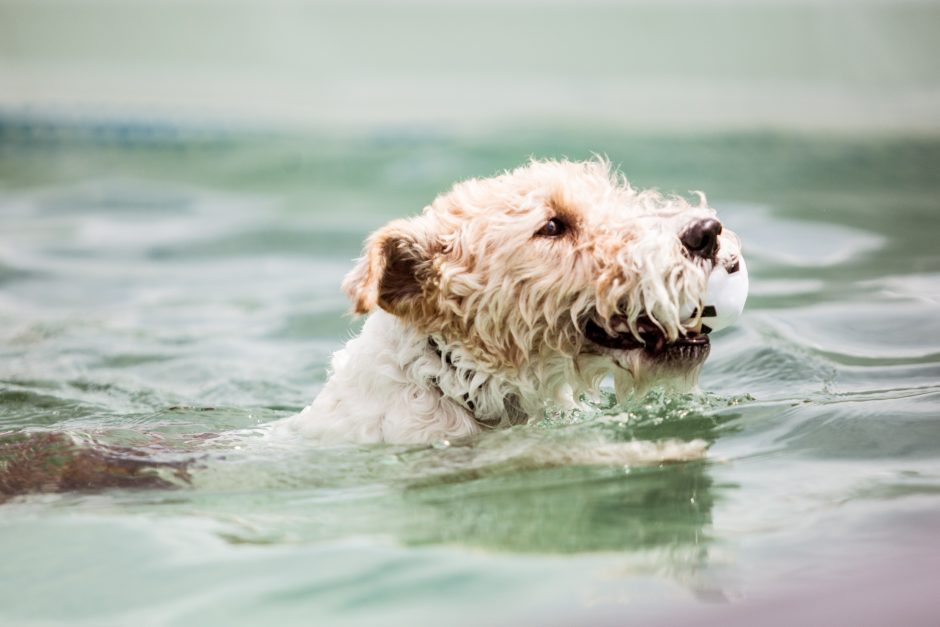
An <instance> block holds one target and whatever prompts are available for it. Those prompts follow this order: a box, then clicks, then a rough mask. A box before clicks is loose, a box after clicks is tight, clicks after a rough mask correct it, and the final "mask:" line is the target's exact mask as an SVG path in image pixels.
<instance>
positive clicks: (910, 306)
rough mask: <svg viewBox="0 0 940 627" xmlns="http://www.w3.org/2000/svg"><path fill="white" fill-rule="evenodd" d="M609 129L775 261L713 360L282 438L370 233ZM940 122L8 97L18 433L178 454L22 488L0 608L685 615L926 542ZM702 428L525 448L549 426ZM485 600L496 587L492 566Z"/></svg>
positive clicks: (5, 401) (11, 504) (1, 190)
mask: <svg viewBox="0 0 940 627" xmlns="http://www.w3.org/2000/svg"><path fill="white" fill-rule="evenodd" d="M592 152H598V153H605V154H607V155H609V157H610V158H611V160H612V161H614V162H615V163H619V164H621V167H622V169H623V170H624V171H625V172H626V173H627V175H628V176H629V177H630V179H631V180H632V181H633V182H634V183H635V184H636V185H640V186H656V187H659V188H661V189H663V190H666V191H675V192H678V193H686V192H687V191H688V190H695V189H702V190H705V191H706V192H707V193H708V195H709V199H710V202H711V204H712V205H713V206H715V207H717V208H718V209H719V211H720V214H721V216H722V218H723V219H724V221H725V222H726V223H727V224H729V225H730V226H731V227H732V228H734V229H735V230H736V231H737V232H738V233H739V234H740V235H741V236H742V239H743V241H744V246H745V253H746V255H747V258H748V266H749V269H750V272H751V282H752V292H751V297H750V300H749V302H748V308H747V310H746V312H745V315H744V317H743V319H742V320H741V322H740V323H739V324H738V325H737V326H736V327H734V328H732V329H729V330H728V331H725V332H723V333H721V334H718V335H717V336H716V337H715V338H714V346H713V350H712V357H711V358H710V359H709V361H708V363H707V365H706V367H705V369H704V372H703V376H702V381H701V384H702V390H703V393H702V394H699V395H695V396H684V397H664V396H662V395H655V394H654V395H653V396H651V397H649V398H647V399H645V400H644V401H643V402H642V403H638V404H636V405H634V406H631V407H630V408H628V409H627V410H624V409H622V408H621V409H618V408H613V407H607V408H599V409H598V410H597V411H596V412H589V413H584V414H578V415H574V416H551V417H549V419H548V420H546V421H545V422H543V423H541V424H539V425H535V426H527V427H522V428H515V429H513V430H511V431H509V432H505V433H499V434H493V435H490V436H487V437H484V438H481V439H480V440H478V441H475V442H472V443H471V444H470V445H461V446H451V447H442V446H436V447H395V446H385V447H355V446H346V447H339V448H329V449H322V448H315V447H304V446H300V447H296V446H284V445H274V444H264V443H263V442H261V437H260V436H258V435H256V432H257V433H260V432H261V431H263V426H264V425H265V424H266V423H268V422H270V421H273V420H276V419H278V418H281V417H284V416H288V415H290V414H291V413H293V412H295V411H297V410H299V409H300V408H301V407H303V406H304V405H305V404H307V403H308V402H309V401H310V400H311V399H312V398H313V397H314V395H315V394H316V392H317V390H318V388H319V386H320V385H321V384H322V381H323V379H324V375H325V368H326V365H327V361H328V358H329V355H330V354H331V352H332V351H334V350H336V349H337V348H338V347H339V346H341V345H342V343H343V342H344V341H345V339H347V338H348V337H349V334H350V333H351V332H353V331H354V330H355V329H356V327H357V325H358V323H357V322H356V321H354V320H352V319H351V318H349V317H348V316H346V315H345V312H346V310H347V303H346V301H345V298H344V297H343V295H342V294H341V292H340V291H339V283H340V280H341V278H342V276H343V274H344V273H345V272H346V271H347V270H348V269H349V267H350V260H351V259H352V258H353V257H354V256H356V254H357V253H358V251H359V247H360V245H361V241H362V239H363V237H364V236H365V234H366V233H367V232H368V231H369V230H370V229H372V228H375V227H376V226H378V225H380V224H382V223H383V222H384V221H386V220H388V219H391V218H393V217H399V216H403V215H408V214H411V213H415V212H417V211H419V210H420V209H421V207H422V206H423V205H424V204H426V203H428V202H429V201H430V200H431V199H432V198H433V196H434V195H435V194H436V193H438V192H439V191H442V190H444V189H446V188H447V187H448V186H449V185H450V183H452V182H453V181H454V180H457V179H460V178H465V177H468V176H474V175H490V174H492V173H494V172H496V171H498V170H500V169H503V168H507V167H512V166H514V165H517V164H519V163H521V162H523V161H524V160H525V159H526V158H528V156H529V155H536V156H540V157H551V156H555V157H559V156H563V155H566V156H569V157H572V158H587V157H589V156H590V154H591V153H592ZM938 165H940V142H937V141H935V140H923V139H903V138H901V139H869V140H851V139H844V138H843V139H838V138H825V137H816V138H807V137H802V136H778V135H761V134H741V135H714V136H688V137H680V136H638V135H621V136H616V135H615V136H611V135H610V134H605V133H600V132H596V131H593V130H591V129H557V128H552V129H538V128H535V129H532V130H528V131H513V132H507V133H503V134H492V135H484V136H477V137H469V136H463V135H453V136H452V135H448V134H446V133H441V132H439V131H436V130H434V129H412V128H404V129H402V128H394V129H386V130H379V131H375V132H369V133H365V132H364V133H359V134H353V135H348V136H347V135H342V136H340V135H334V136H331V135H327V134H320V135H316V134H310V135H304V136H280V135H265V134H250V133H247V132H246V133H235V134H232V133H220V132H217V131H211V130H210V131H206V130H193V129H188V130H187V129H184V130H180V129H175V128H171V127H163V126H143V125H140V124H127V125H121V124H111V125H107V126H81V125H68V124H55V123H36V122H35V121H27V120H22V119H15V118H5V119H3V120H2V121H0V433H4V434H6V437H9V436H10V434H22V433H26V432H28V433H44V432H65V433H68V434H69V435H70V436H72V437H74V438H76V439H78V440H80V441H83V442H85V443H87V444H88V445H89V446H104V445H113V446H121V447H130V448H132V449H134V450H135V451H137V452H139V453H141V454H143V455H145V456H147V457H149V458H151V459H156V460H159V461H163V462H167V463H176V462H180V461H185V460H196V461H195V463H192V464H191V465H190V466H189V468H188V471H187V478H180V477H178V476H174V475H173V474H172V473H170V472H168V471H167V472H166V473H165V475H166V476H165V479H166V481H167V482H168V483H167V485H166V486H165V487H163V488H157V489H121V488H116V489H105V490H96V491H91V492H84V491H77V492H68V493H65V494H33V495H27V496H17V497H15V498H12V499H10V500H8V501H7V502H6V503H4V504H2V505H0V554H2V555H3V560H2V562H0V580H2V582H3V585H2V586H0V617H2V618H3V622H10V623H21V622H28V621H35V622H49V621H52V622H55V621H66V620H68V621H73V622H77V623H84V624H89V625H100V624H129V623H133V622H142V621H148V622H154V623H167V624H179V625H189V624H193V625H195V624H207V622H215V623H225V624H236V623H244V624H249V623H255V622H257V621H260V620H262V619H263V620H266V621H272V622H275V621H276V622H283V621H292V620H293V621H305V622H316V621H321V622H324V623H325V624H376V622H382V623H383V624H412V623H413V622H414V621H435V622H437V621H440V620H441V617H447V619H448V620H449V621H450V622H454V623H456V624H478V623H479V622H480V621H481V620H486V621H489V622H493V621H496V622H498V623H507V624H509V623H514V622H518V620H519V619H521V618H525V619H527V620H531V621H545V620H549V619H559V620H564V617H572V620H574V618H573V617H576V616H581V615H582V614H584V613H591V612H606V613H607V615H610V613H611V612H612V613H613V614H614V615H616V616H621V617H632V618H642V617H661V616H668V615H671V613H674V612H695V611H697V609H699V608H703V607H705V606H708V605H710V604H713V603H716V602H717V603H721V602H731V603H735V602H739V601H740V600H741V599H748V598H753V597H755V596H760V595H767V594H773V593H776V592H779V591H784V590H789V589H791V588H798V587H799V586H800V585H809V584H816V583H818V582H822V583H823V584H825V583H826V582H831V581H836V580H839V579H840V578H841V577H844V576H845V575H846V574H851V573H854V572H857V571H859V570H860V569H861V570H864V569H866V568H872V567H873V566H872V565H873V564H874V565H877V564H878V563H879V560H888V559H894V558H895V557H897V556H898V555H906V554H908V553H916V552H920V551H923V550H925V549H931V548H932V547H935V546H936V544H935V541H934V540H933V539H932V538H931V536H933V535H934V533H935V530H936V528H937V524H938V523H940V462H938V453H940V414H938V407H940V383H938V381H940V315H938V313H940V255H938V253H937V245H936V237H937V235H938V232H940V230H938V227H940V206H938V205H940V201H938V198H940V196H938V192H940V182H938V180H937V177H936V172H937V169H938ZM596 437H602V438H604V439H606V440H609V441H629V440H632V439H638V440H660V439H665V438H678V439H681V440H693V439H696V438H702V439H705V440H706V441H708V442H709V443H710V444H711V447H710V451H709V455H708V458H707V459H706V460H704V461H696V462H689V463H681V464H668V465H661V466H636V467H622V466H621V467H583V466H568V467H560V468H544V467H533V466H532V465H531V464H529V463H527V462H526V455H525V451H526V450H527V449H528V448H529V447H532V446H548V447H558V448H564V447H566V446H574V445H576V444H577V443H581V442H584V441H586V439H588V438H596ZM484 600H485V601H484Z"/></svg>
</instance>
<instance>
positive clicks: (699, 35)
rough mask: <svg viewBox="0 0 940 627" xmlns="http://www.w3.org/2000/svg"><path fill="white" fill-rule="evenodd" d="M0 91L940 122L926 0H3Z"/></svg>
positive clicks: (40, 104)
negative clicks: (792, 0)
mask: <svg viewBox="0 0 940 627" xmlns="http://www.w3.org/2000/svg"><path fill="white" fill-rule="evenodd" d="M0 6H2V8H0V11H2V13H0V16H2V26H0V28H2V30H0V35H2V38H0V39H2V43H0V55H2V57H0V58H2V66H0V88H2V89H0V104H2V105H3V106H4V108H5V109H6V110H7V111H8V112H9V114H15V113H18V112H19V113H23V112H28V113H32V114H48V115H50V116H54V117H57V118H58V117H59V116H62V117H66V118H67V119H79V120H81V119H99V120H113V119H114V118H115V117H118V116H127V117H128V118H133V119H136V120H147V119H156V120H160V121H164V122H165V121H168V120H173V121H182V120H185V121H191V122H198V123H201V124H207V123H208V124H211V125H212V126H214V127H218V126H219V125H223V124H238V125H245V124H247V125H254V126H259V127H262V128H267V129H270V128H284V129H291V130H294V129H297V128H307V129H321V130H322V129H336V128H342V129H344V130H347V131H362V130H363V129H365V128H376V127H386V126H391V127H396V128H397V127H402V126H407V127H418V128H421V129H435V130H442V131H447V132H452V131H454V130H461V131H471V130H475V131H481V130H490V131H491V130H492V129H493V126H494V125H498V126H499V127H501V128H507V129H512V128H518V127H519V126H520V125H523V126H529V127H531V126H534V125H549V126H552V125H558V124H577V125H585V124H588V125H590V126H594V127H600V128H605V129H617V130H623V129H630V130H640V131H648V130H668V131H680V130H681V131H692V132H697V133H701V132H703V131H715V130H741V129H761V130H767V129H773V130H780V129H787V130H794V129H796V130H814V131H818V130H822V131H852V132H863V133H866V134H870V133H873V132H880V133H884V132H887V131H923V130H930V129H936V128H937V124H938V120H937V118H938V116H937V111H938V109H940V102H938V99H940V96H938V92H937V86H938V80H940V68H938V64H937V63H936V57H937V45H938V44H937V41H936V40H937V37H936V24H937V20H938V14H940V8H938V7H937V5H936V3H933V2H923V1H904V0H902V1H898V2H895V1H887V0H886V1H864V0H863V1H861V2H839V1H834V0H829V1H823V0H803V1H800V2H783V1H776V0H759V1H757V2H743V1H741V2H739V1H733V0H728V1H709V0H667V1H665V2H643V1H635V0H628V1H624V2H616V1H613V0H611V1H600V2H596V1H595V2H587V3H582V2H566V1H564V0H554V1H549V2H539V1H536V0H531V1H519V0H510V1H508V2H469V1H460V0H445V1H443V2H429V1H428V2H391V1H363V0H352V1H349V2H312V1H302V0H273V1H260V0H259V1H251V0H238V1H236V2H214V1H205V0H197V1H193V2H174V1H165V0H129V1H110V2H109V1H106V0H105V1H102V0H89V1H83V2H76V1H74V0H62V1H55V0H38V1H37V0H27V1H23V2H16V1H10V0H4V2H3V3H2V5H0Z"/></svg>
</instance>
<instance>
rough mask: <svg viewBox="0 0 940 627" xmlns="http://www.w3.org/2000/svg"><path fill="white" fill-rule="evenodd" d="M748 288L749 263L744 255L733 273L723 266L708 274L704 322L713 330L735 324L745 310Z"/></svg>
mask: <svg viewBox="0 0 940 627" xmlns="http://www.w3.org/2000/svg"><path fill="white" fill-rule="evenodd" d="M747 289H748V281H747V264H745V263H744V257H739V258H738V268H737V270H735V271H734V272H733V273H731V274H729V273H728V271H727V270H726V269H725V268H723V267H721V266H718V267H716V268H715V269H713V270H712V272H711V274H710V275H709V276H708V288H707V291H706V293H705V308H704V309H703V311H702V324H703V325H705V326H707V327H708V328H709V329H711V330H712V331H720V330H721V329H725V328H727V327H730V326H731V325H732V324H734V323H735V321H736V320H737V319H738V318H739V317H740V316H741V312H742V311H744V303H745V301H746V300H747Z"/></svg>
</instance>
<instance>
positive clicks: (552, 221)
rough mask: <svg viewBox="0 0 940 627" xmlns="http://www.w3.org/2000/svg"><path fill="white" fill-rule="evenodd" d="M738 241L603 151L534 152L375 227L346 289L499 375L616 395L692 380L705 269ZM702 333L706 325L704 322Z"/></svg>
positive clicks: (733, 252) (704, 341)
mask: <svg viewBox="0 0 940 627" xmlns="http://www.w3.org/2000/svg"><path fill="white" fill-rule="evenodd" d="M739 255H740V248H739V243H738V239H737V237H736V236H735V235H734V234H733V233H732V232H730V231H729V230H728V229H724V228H722V225H721V223H720V222H718V220H717V219H716V216H715V212H714V210H712V209H710V208H709V207H708V206H707V205H706V202H705V198H704V196H702V195H699V199H698V203H697V204H690V203H689V202H687V201H686V200H684V199H682V198H676V197H665V196H662V195H660V194H659V193H657V192H655V191H638V190H635V189H633V188H632V187H630V185H629V184H628V183H627V182H626V180H625V179H623V178H622V176H620V175H619V174H617V173H612V172H611V168H610V166H609V164H608V163H607V162H605V161H601V160H598V161H591V162H567V161H560V162H559V161H534V162H532V163H530V164H528V165H526V166H523V167H520V168H517V169H515V170H513V171H511V172H508V173H506V174H503V175H501V176H497V177H494V178H489V179H471V180H468V181H465V182H462V183H459V184H457V185H456V186H454V188H453V189H452V190H451V191H450V192H448V193H446V194H443V195H441V196H439V197H438V198H437V199H436V200H435V201H434V202H433V203H432V204H431V205H430V206H429V207H427V208H426V209H425V210H424V212H423V214H422V215H420V216H418V217H415V218H412V219H407V220H396V221H394V222H392V223H390V224H388V225H387V226H385V227H384V228H382V229H379V230H378V231H377V232H375V233H374V234H372V236H371V237H370V238H369V240H368V242H367V243H366V247H365V253H364V255H363V257H362V258H361V259H360V260H359V262H358V265H357V266H356V268H355V269H354V270H353V271H352V272H351V273H350V274H349V275H348V276H347V277H346V280H345V281H344V284H343V287H344V289H345V291H346V293H347V294H348V295H349V296H350V298H351V299H352V301H353V303H354V309H355V311H356V312H358V313H367V312H369V311H371V310H372V309H373V308H374V307H376V306H378V307H381V308H382V309H384V310H386V311H388V312H390V313H392V314H393V315H395V316H398V317H399V318H401V319H402V320H404V321H406V322H407V323H408V324H410V325H412V326H414V327H415V328H417V329H419V330H421V331H422V332H424V333H427V334H428V335H429V336H432V335H433V336H435V337H437V338H440V339H441V340H442V341H443V342H445V343H446V344H448V345H451V346H457V347H460V348H461V349H462V350H463V351H464V352H465V353H466V354H468V355H470V356H472V359H473V361H474V363H475V364H476V365H477V366H478V367H480V368H483V369H485V370H487V371H489V372H491V373H494V374H502V375H506V376H514V375H515V376H523V374H525V376H528V377H530V378H532V377H534V378H537V379H539V380H540V381H544V382H548V381H549V380H553V381H556V383H560V382H561V381H564V382H566V383H567V384H570V383H571V381H572V380H574V379H576V380H580V381H581V382H583V384H584V386H583V387H584V388H585V389H588V388H593V387H596V385H597V384H598V383H599V381H600V379H602V378H603V376H604V375H605V374H608V373H613V374H614V378H615V381H616V382H617V387H618V389H619V390H620V391H629V390H632V389H634V388H635V387H636V386H644V385H646V384H647V383H649V382H651V381H655V380H660V379H662V378H664V377H666V376H667V375H669V376H670V378H676V375H677V376H678V378H679V379H685V380H686V381H690V382H693V383H694V380H695V376H696V374H697V372H698V369H699V367H700V366H701V364H702V362H703V361H704V360H705V358H706V357H707V356H708V352H709V343H708V337H707V328H706V329H703V327H702V324H701V312H702V308H703V304H704V303H703V299H704V296H705V291H706V286H707V281H708V275H709V273H710V272H711V270H712V269H713V268H715V267H716V266H718V265H722V266H725V267H728V268H733V267H734V265H735V264H737V263H738V259H739ZM703 330H704V331H706V332H703Z"/></svg>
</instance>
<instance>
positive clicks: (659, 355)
mask: <svg viewBox="0 0 940 627" xmlns="http://www.w3.org/2000/svg"><path fill="white" fill-rule="evenodd" d="M610 328H611V329H614V330H615V331H616V332H617V333H616V334H615V335H611V334H610V333H608V332H607V331H606V330H605V329H604V328H603V327H602V326H600V325H599V324H597V323H596V322H594V321H593V320H588V322H587V324H586V325H585V327H584V336H585V337H586V338H587V339H588V340H589V341H590V342H592V343H593V344H596V345H597V346H601V347H603V348H608V349H611V350H616V351H628V350H642V351H643V352H644V353H645V354H646V355H647V356H648V357H650V358H653V359H656V360H660V361H672V360H676V361H684V362H697V361H702V360H704V359H705V358H706V357H708V353H709V351H710V350H711V346H710V342H709V340H708V327H703V331H702V332H696V331H692V330H688V331H686V334H685V335H684V336H680V337H678V338H676V339H675V340H672V341H670V340H669V339H668V338H667V337H666V334H665V333H663V330H662V329H660V328H659V327H658V326H657V325H656V323H655V322H653V321H652V320H651V319H650V318H648V317H647V316H641V317H640V318H638V319H637V321H636V328H637V331H638V334H639V337H637V336H636V335H634V334H633V333H632V332H631V331H630V325H629V323H628V322H627V319H626V318H624V317H623V316H614V317H612V318H611V319H610Z"/></svg>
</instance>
